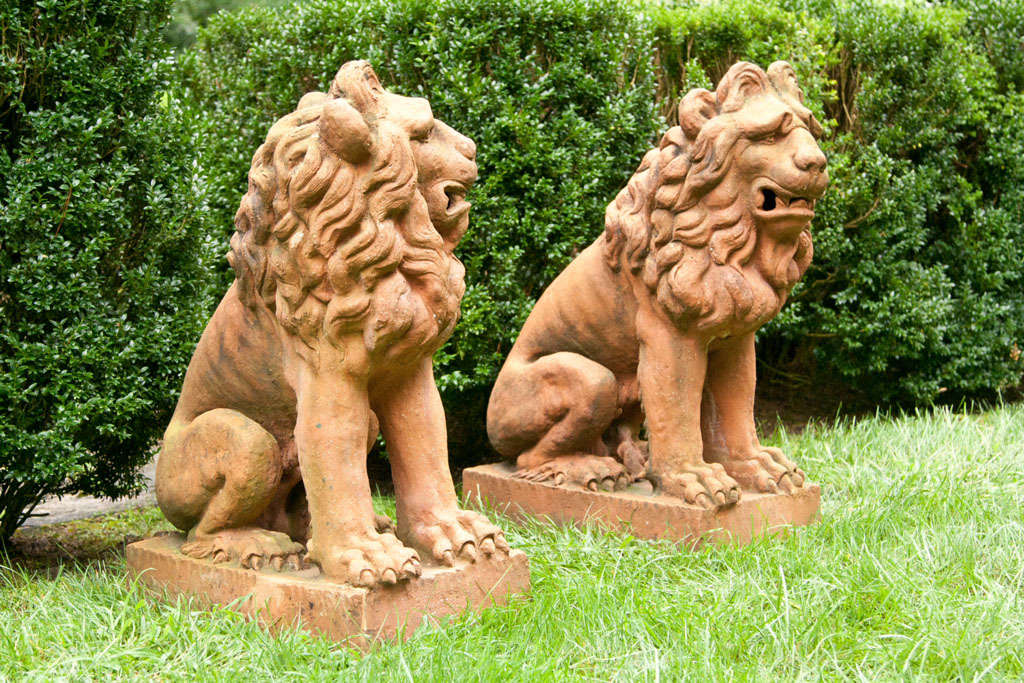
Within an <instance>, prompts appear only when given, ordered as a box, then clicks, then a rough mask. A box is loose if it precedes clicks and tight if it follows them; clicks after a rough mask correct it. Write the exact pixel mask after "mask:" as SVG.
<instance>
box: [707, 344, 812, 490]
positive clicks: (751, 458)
mask: <svg viewBox="0 0 1024 683" xmlns="http://www.w3.org/2000/svg"><path fill="white" fill-rule="evenodd" d="M707 384H708V392H707V397H706V398H707V400H706V404H705V410H704V412H705V419H704V433H705V434H704V436H705V454H706V457H707V458H708V459H709V460H714V461H716V462H719V463H721V464H722V466H723V467H725V471H726V472H728V473H729V474H730V475H731V476H732V477H733V478H735V479H736V480H738V481H739V482H740V483H741V484H742V485H743V486H744V487H745V488H749V489H753V490H755V491H761V492H764V493H777V492H779V491H780V490H781V491H785V492H787V493H789V492H792V491H794V490H796V489H797V488H799V487H800V486H802V485H803V483H804V473H803V472H802V471H801V470H800V469H799V468H798V467H797V466H796V463H795V462H793V461H792V460H790V459H789V458H787V457H786V455H785V453H783V452H782V451H781V450H780V449H778V448H771V447H768V446H762V445H761V442H760V441H759V440H758V438H757V432H756V429H755V426H754V386H755V384H756V363H755V356H754V335H753V333H751V334H748V335H744V336H742V337H738V338H736V339H731V340H727V343H726V344H724V345H723V346H721V347H719V348H718V349H716V350H715V351H714V352H713V353H712V354H711V355H710V356H709V358H708V381H707Z"/></svg>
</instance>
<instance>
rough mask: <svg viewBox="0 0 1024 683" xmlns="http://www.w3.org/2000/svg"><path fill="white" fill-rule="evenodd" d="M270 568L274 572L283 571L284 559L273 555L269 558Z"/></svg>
mask: <svg viewBox="0 0 1024 683" xmlns="http://www.w3.org/2000/svg"><path fill="white" fill-rule="evenodd" d="M270 566H272V567H273V568H274V571H278V572H279V571H281V570H282V569H284V558H283V557H282V556H280V555H274V556H273V557H272V558H270Z"/></svg>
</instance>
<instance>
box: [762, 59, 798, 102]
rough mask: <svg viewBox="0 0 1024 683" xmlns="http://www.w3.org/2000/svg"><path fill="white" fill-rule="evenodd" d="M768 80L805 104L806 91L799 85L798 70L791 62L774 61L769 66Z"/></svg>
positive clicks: (785, 93)
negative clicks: (797, 79)
mask: <svg viewBox="0 0 1024 683" xmlns="http://www.w3.org/2000/svg"><path fill="white" fill-rule="evenodd" d="M768 80H770V81H771V82H772V85H773V86H775V89H776V90H778V91H779V92H780V93H782V94H784V95H788V96H789V97H791V98H793V99H794V100H796V101H797V102H799V103H800V104H803V102H804V91H803V90H801V89H800V86H799V85H797V82H796V71H794V70H793V67H792V66H790V64H789V62H772V65H771V66H769V67H768Z"/></svg>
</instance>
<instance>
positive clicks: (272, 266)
mask: <svg viewBox="0 0 1024 683" xmlns="http://www.w3.org/2000/svg"><path fill="white" fill-rule="evenodd" d="M381 91H382V89H381V88H380V84H379V81H377V77H376V75H375V74H374V73H373V70H372V68H370V66H369V64H368V63H367V62H361V61H360V62H349V63H347V64H345V65H344V66H343V67H342V68H341V70H340V71H338V74H337V76H335V78H334V81H333V82H332V84H331V87H330V90H329V91H328V92H327V93H321V92H312V93H307V94H306V95H304V96H303V97H302V99H301V100H300V101H299V103H298V106H297V107H296V109H295V111H294V112H292V113H291V114H288V115H286V116H284V117H283V118H281V119H280V120H279V121H277V123H275V124H274V125H273V126H272V127H271V129H270V131H269V132H268V134H267V137H266V141H265V142H264V143H263V144H262V145H261V146H260V147H259V149H257V150H256V153H255V154H254V155H253V159H252V166H251V169H250V171H249V186H248V191H247V193H246V194H245V196H244V197H243V198H242V201H241V205H240V207H239V209H238V212H237V213H236V215H235V234H234V235H233V236H232V238H231V251H230V253H229V254H228V262H229V263H230V264H231V267H232V268H233V269H234V271H235V277H236V279H237V281H238V286H239V287H238V290H239V297H240V299H241V301H242V302H243V304H245V305H246V306H247V307H250V308H253V307H256V306H264V307H266V308H267V309H269V310H270V311H272V312H274V313H275V315H276V317H277V320H278V321H280V323H281V325H282V326H283V327H284V328H285V330H287V331H288V332H290V333H291V334H293V335H297V336H298V337H299V338H301V339H302V340H303V341H304V342H305V343H307V344H313V343H314V342H315V341H316V340H318V339H320V338H326V339H328V340H331V341H337V339H338V338H339V337H340V336H341V335H342V334H344V333H346V332H349V331H359V330H361V329H362V328H363V327H364V326H365V325H366V321H367V318H368V317H369V316H370V314H371V311H372V310H373V308H374V298H375V289H376V286H377V284H378V283H379V282H380V281H381V280H382V279H384V278H385V277H387V276H388V275H390V274H392V273H394V272H395V271H396V270H398V271H399V272H401V273H402V274H403V275H404V276H405V277H406V279H407V280H408V281H415V283H416V286H415V287H413V289H414V291H417V292H418V293H419V294H420V296H421V297H423V299H424V300H425V301H427V302H429V304H430V308H431V310H432V311H433V312H434V313H435V316H436V318H437V319H438V321H439V324H440V325H441V326H442V328H443V327H446V326H448V325H449V324H454V319H455V318H456V317H457V316H458V306H459V301H460V300H461V298H462V294H463V292H464V290H465V284H464V282H463V279H462V274H463V272H464V270H463V268H462V264H461V263H460V262H459V261H458V259H456V258H455V256H454V255H453V254H452V253H451V252H450V251H449V250H447V249H446V248H445V245H444V241H443V239H442V237H441V235H440V234H438V232H437V231H436V230H435V229H434V226H433V225H432V223H431V222H430V218H429V215H428V212H427V209H426V203H425V200H424V198H423V196H422V195H421V193H420V190H419V188H418V186H417V167H416V160H415V157H414V156H413V152H412V149H411V145H410V142H409V136H408V134H407V133H406V132H405V131H404V130H403V129H402V128H400V127H399V126H398V125H396V124H395V123H393V122H391V121H389V120H388V119H387V117H386V115H382V114H384V113H385V112H380V111H378V102H377V94H378V93H379V92H381ZM396 315H397V316H399V317H401V316H403V315H406V316H410V315H411V314H410V313H409V312H408V311H407V310H405V309H400V308H399V307H392V311H391V317H390V319H389V320H388V321H387V323H388V326H389V327H390V328H392V329H399V330H400V329H403V327H407V326H408V325H409V324H411V320H407V319H398V320H396V319H395V316H396Z"/></svg>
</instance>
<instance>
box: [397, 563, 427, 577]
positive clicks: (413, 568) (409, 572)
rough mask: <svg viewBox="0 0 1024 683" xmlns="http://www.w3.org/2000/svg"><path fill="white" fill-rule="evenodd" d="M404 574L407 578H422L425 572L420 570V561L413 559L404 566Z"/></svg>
mask: <svg viewBox="0 0 1024 683" xmlns="http://www.w3.org/2000/svg"><path fill="white" fill-rule="evenodd" d="M402 573H403V574H405V575H406V576H407V577H409V578H412V577H417V576H420V575H421V574H422V573H423V570H422V569H421V568H420V563H419V561H418V560H416V559H411V560H407V561H406V563H405V564H403V565H402Z"/></svg>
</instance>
